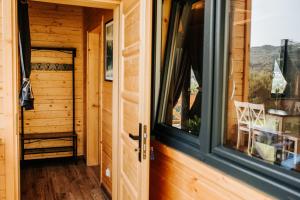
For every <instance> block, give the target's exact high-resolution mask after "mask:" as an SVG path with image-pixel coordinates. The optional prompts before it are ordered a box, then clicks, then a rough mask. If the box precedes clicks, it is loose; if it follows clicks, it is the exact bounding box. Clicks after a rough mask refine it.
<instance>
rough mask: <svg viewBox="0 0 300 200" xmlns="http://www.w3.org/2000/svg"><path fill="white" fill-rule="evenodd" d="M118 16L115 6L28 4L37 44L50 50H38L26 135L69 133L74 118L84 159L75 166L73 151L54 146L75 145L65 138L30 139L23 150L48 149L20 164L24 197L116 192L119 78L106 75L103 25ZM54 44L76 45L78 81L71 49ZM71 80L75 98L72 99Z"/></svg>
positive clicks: (26, 119)
mask: <svg viewBox="0 0 300 200" xmlns="http://www.w3.org/2000/svg"><path fill="white" fill-rule="evenodd" d="M66 11H67V12H66ZM112 17H113V10H112V9H101V8H90V7H82V6H73V5H62V4H54V3H44V2H36V1H30V2H29V18H30V30H31V44H32V47H36V46H40V47H51V48H48V49H47V50H44V49H43V50H42V51H39V52H36V51H34V52H32V62H33V63H34V66H37V67H35V68H32V77H31V80H32V89H33V91H34V97H35V109H34V110H33V111H24V115H25V119H24V122H25V134H36V133H39V134H45V133H47V134H52V133H53V132H56V133H62V132H64V131H69V128H71V127H73V126H72V121H73V119H74V121H75V124H74V126H75V132H76V134H77V137H78V140H76V141H77V144H78V160H77V164H76V163H75V162H73V161H72V160H70V161H69V160H68V159H66V158H67V157H69V156H70V153H71V152H68V151H64V152H58V151H57V152H52V151H51V152H50V150H53V148H56V149H62V148H63V147H66V146H67V145H69V142H70V141H68V140H67V139H66V138H63V139H61V138H60V139H57V138H50V139H51V140H44V141H42V140H40V139H39V140H30V141H28V143H26V144H25V148H27V149H28V148H31V145H33V143H34V145H35V148H38V149H40V150H44V149H45V148H46V147H47V152H45V151H44V152H42V153H36V154H34V155H30V156H29V155H26V156H25V160H26V164H25V165H24V166H21V183H22V184H21V191H22V197H21V198H22V199H30V198H33V196H32V195H33V194H35V195H36V196H35V197H39V199H44V198H47V197H49V198H50V197H51V195H54V197H55V198H64V197H65V198H67V199H68V198H72V195H73V196H74V195H77V198H80V197H82V198H83V199H88V198H87V197H90V196H93V195H95V196H96V197H97V198H96V199H98V197H99V199H101V198H102V197H101V195H100V193H99V191H100V187H101V188H102V191H105V192H106V194H108V195H107V196H111V192H112V180H111V177H112V176H111V174H112V158H111V156H112V153H111V152H112V144H111V143H112V139H111V137H112V133H111V131H112V93H113V92H112V88H113V87H112V85H113V81H105V78H104V49H103V48H104V40H105V37H104V28H105V27H104V26H105V23H106V22H107V21H111V20H112ZM52 48H55V49H56V48H57V49H58V48H73V49H75V50H76V56H75V57H74V59H75V60H74V63H75V64H74V66H73V67H74V79H72V78H71V77H72V75H71V73H70V72H69V71H68V70H67V69H69V68H70V63H71V60H72V57H68V56H67V55H65V50H64V49H62V50H61V49H60V50H59V52H56V51H53V49H52ZM116 59H118V58H117V57H116ZM32 66H33V65H32ZM41 66H42V67H41ZM116 67H118V66H116ZM71 68H72V67H71ZM116 76H117V74H116ZM71 80H73V81H74V82H72V81H71ZM72 84H74V87H75V92H74V95H75V98H74V99H75V103H74V104H73V103H72V101H71V100H70V98H71V97H72V91H71V90H72ZM50 86H51V87H50ZM72 109H74V110H75V113H76V114H75V116H74V117H72V113H71V110H72ZM102 116H103V118H102ZM24 163H25V162H24ZM85 180H86V181H85ZM75 183H77V184H75ZM80 185H84V186H83V188H80V187H79V186H80ZM89 186H90V187H89ZM47 188H48V189H47ZM96 191H97V192H96ZM39 195H40V196H39ZM64 195H67V196H64ZM68 195H69V196H68ZM86 195H87V196H86ZM89 195H90V196H89ZM54 197H53V198H54ZM100 197H101V198H100Z"/></svg>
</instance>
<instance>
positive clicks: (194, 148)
mask: <svg viewBox="0 0 300 200" xmlns="http://www.w3.org/2000/svg"><path fill="white" fill-rule="evenodd" d="M175 1H180V0H175ZM185 1H190V2H192V3H194V2H196V0H185ZM172 7H173V5H172ZM154 8H156V9H154V16H155V17H154V19H153V22H154V24H153V25H154V26H153V27H154V31H153V34H154V35H153V38H154V42H153V44H154V45H153V60H152V62H153V66H154V67H153V70H152V74H154V77H153V78H152V94H153V95H152V128H153V131H152V133H154V135H155V136H156V138H158V139H159V140H160V141H162V142H164V143H166V144H168V145H169V146H172V147H174V148H178V149H180V150H181V151H183V152H185V153H188V154H190V155H192V156H194V157H197V158H200V159H203V156H202V154H203V151H208V150H209V147H208V146H207V145H206V144H207V142H208V141H209V140H210V138H208V137H207V136H208V134H204V132H205V131H207V130H210V129H211V127H210V124H211V122H210V115H211V113H212V110H211V109H212V87H213V85H212V84H213V82H212V81H211V80H212V76H213V70H212V69H213V67H212V66H213V57H212V54H213V51H212V50H213V48H212V47H213V44H212V43H211V41H212V40H211V38H212V36H213V34H212V33H213V27H214V25H213V20H212V18H211V17H210V16H209V15H211V13H212V9H213V8H214V6H213V1H207V3H205V11H204V12H205V13H204V34H203V35H204V43H203V49H209V50H208V51H203V66H206V67H203V79H202V84H203V86H202V87H203V90H202V105H201V110H202V112H201V127H200V131H199V136H193V135H189V134H188V133H186V132H185V131H184V130H180V129H178V128H175V127H171V126H168V125H165V124H159V123H157V119H156V114H157V110H158V109H157V107H158V105H159V103H160V102H159V100H160V97H159V93H158V91H159V90H160V87H159V86H160V85H161V84H162V83H161V77H162V75H163V74H162V73H160V69H161V64H160V63H161V61H160V57H161V56H160V47H161V44H160V43H161V36H160V33H161V20H157V18H159V19H161V11H160V12H158V9H160V10H161V8H162V5H161V1H154ZM173 14H174V12H173V11H172V9H171V16H172V15H173ZM171 18H172V17H171ZM170 23H172V22H170ZM171 26H172V24H171ZM170 30H171V29H170V28H169V30H168V31H170ZM168 35H169V34H168ZM207 37H208V38H207ZM168 48H170V47H169V44H168V42H167V49H168ZM166 52H167V51H166ZM203 97H206V98H203ZM207 116H208V117H207ZM204 148H207V149H206V150H205V149H204ZM200 149H202V150H203V151H200Z"/></svg>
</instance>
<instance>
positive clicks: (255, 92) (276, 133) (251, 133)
mask: <svg viewBox="0 0 300 200" xmlns="http://www.w3.org/2000/svg"><path fill="white" fill-rule="evenodd" d="M299 7H300V1H297V0H286V1H280V0H251V1H250V0H243V1H239V3H236V0H231V14H230V21H231V23H230V47H229V51H230V54H229V60H230V69H229V77H228V105H227V114H226V117H227V128H226V130H225V131H226V134H225V140H224V141H225V146H228V147H230V148H234V149H236V150H238V151H241V152H244V153H245V154H248V155H249V156H252V157H255V158H257V159H260V160H263V161H265V162H269V163H272V164H276V165H280V166H282V167H284V168H286V169H289V170H295V171H300V88H299V86H300V26H296V25H295V24H294V21H295V19H300V13H299V12H298V9H296V8H299ZM245 8H246V9H245Z"/></svg>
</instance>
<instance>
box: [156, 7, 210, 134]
mask: <svg viewBox="0 0 300 200" xmlns="http://www.w3.org/2000/svg"><path fill="white" fill-rule="evenodd" d="M203 24H204V1H197V2H196V3H193V4H192V3H190V2H189V1H186V2H184V1H174V5H173V6H172V10H171V19H170V25H169V31H168V35H167V41H166V43H167V48H166V49H165V57H164V59H163V60H164V64H163V86H162V92H161V100H160V109H159V119H158V122H159V123H163V124H165V125H168V126H172V127H175V128H178V129H181V130H184V131H186V133H189V134H192V135H196V136H197V135H199V131H200V124H201V123H200V122H201V103H202V67H203V66H202V54H203ZM163 43H164V41H163ZM162 46H164V45H162Z"/></svg>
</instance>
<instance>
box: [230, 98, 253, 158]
mask: <svg viewBox="0 0 300 200" xmlns="http://www.w3.org/2000/svg"><path fill="white" fill-rule="evenodd" d="M234 105H235V111H236V115H237V121H238V124H237V129H238V137H237V144H236V148H237V149H239V147H240V143H241V139H242V138H241V135H242V134H243V136H244V135H246V134H248V153H249V154H250V151H249V149H250V144H251V119H250V111H249V103H248V102H240V101H234Z"/></svg>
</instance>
